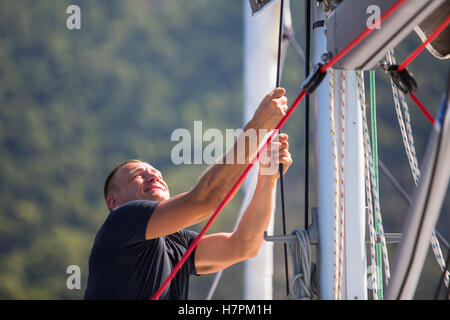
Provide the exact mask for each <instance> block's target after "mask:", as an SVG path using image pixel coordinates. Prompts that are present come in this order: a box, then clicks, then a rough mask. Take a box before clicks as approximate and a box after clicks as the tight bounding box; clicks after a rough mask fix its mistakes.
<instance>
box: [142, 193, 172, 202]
mask: <svg viewBox="0 0 450 320" xmlns="http://www.w3.org/2000/svg"><path fill="white" fill-rule="evenodd" d="M169 198H170V196H169V195H168V194H166V193H162V192H161V193H159V192H153V193H147V194H146V200H151V201H164V200H168V199H169Z"/></svg>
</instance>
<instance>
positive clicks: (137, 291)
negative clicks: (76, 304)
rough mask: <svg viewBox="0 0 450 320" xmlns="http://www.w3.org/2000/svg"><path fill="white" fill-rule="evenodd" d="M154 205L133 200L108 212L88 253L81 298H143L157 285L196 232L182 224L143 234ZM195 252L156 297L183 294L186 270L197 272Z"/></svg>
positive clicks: (145, 201)
mask: <svg viewBox="0 0 450 320" xmlns="http://www.w3.org/2000/svg"><path fill="white" fill-rule="evenodd" d="M157 205H158V202H155V201H148V200H136V201H131V202H128V203H126V204H124V205H123V206H121V207H119V208H117V209H116V210H114V211H112V212H111V213H110V214H109V216H108V217H107V219H106V221H105V222H104V223H103V225H102V226H101V228H100V230H99V231H98V233H97V235H96V237H95V241H94V245H93V247H92V251H91V255H90V257H89V278H88V284H87V288H86V292H85V295H84V298H85V299H135V300H137V299H145V300H148V299H150V298H151V297H152V296H153V295H154V293H155V292H156V291H157V290H158V289H159V288H160V287H161V285H162V283H163V282H164V281H165V280H166V279H167V277H168V276H169V274H170V273H171V272H172V269H173V268H174V266H175V265H176V263H177V262H178V261H179V260H181V257H182V256H183V255H184V253H185V252H186V250H187V248H188V247H189V245H190V244H191V243H192V241H193V240H194V239H195V238H196V236H197V235H198V234H197V233H196V232H194V231H191V230H187V229H183V230H181V231H179V232H176V233H173V234H170V235H167V236H163V237H160V238H156V239H151V240H145V230H146V228H147V223H148V221H149V219H150V217H151V215H152V213H153V211H154V210H155V208H156V206H157ZM150 223H151V222H150ZM194 256H195V250H194V251H193V252H192V254H191V255H190V256H189V259H188V260H187V261H186V263H185V264H184V265H183V266H182V267H181V269H180V270H179V272H178V273H177V275H176V276H175V277H174V278H173V280H172V281H171V282H170V284H169V285H168V286H167V288H166V289H165V291H164V292H163V294H162V295H161V297H160V299H170V300H176V299H181V300H185V299H187V296H188V289H189V275H191V274H196V270H195V265H194Z"/></svg>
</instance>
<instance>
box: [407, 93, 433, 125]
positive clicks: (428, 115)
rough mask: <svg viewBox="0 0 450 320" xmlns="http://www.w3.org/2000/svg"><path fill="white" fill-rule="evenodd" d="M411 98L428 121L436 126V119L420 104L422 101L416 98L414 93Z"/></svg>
mask: <svg viewBox="0 0 450 320" xmlns="http://www.w3.org/2000/svg"><path fill="white" fill-rule="evenodd" d="M410 95H411V98H412V99H413V100H414V102H415V103H416V104H417V105H418V106H419V108H420V110H422V112H423V114H424V115H425V116H426V117H427V118H428V120H429V121H430V122H431V124H432V125H434V118H433V116H432V115H431V114H430V113H429V112H428V110H427V109H426V108H425V106H424V105H423V104H422V102H420V100H419V99H418V98H417V97H416V95H415V94H414V93H412V92H411V94H410Z"/></svg>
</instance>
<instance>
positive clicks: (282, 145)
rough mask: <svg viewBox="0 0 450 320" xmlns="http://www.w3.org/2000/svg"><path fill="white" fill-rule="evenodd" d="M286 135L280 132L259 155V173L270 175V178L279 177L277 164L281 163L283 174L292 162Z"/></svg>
mask: <svg viewBox="0 0 450 320" xmlns="http://www.w3.org/2000/svg"><path fill="white" fill-rule="evenodd" d="M288 138H289V137H288V135H287V134H285V133H280V134H278V136H277V137H276V138H274V140H273V141H272V142H271V144H270V145H269V146H267V150H266V151H265V152H263V154H262V155H261V157H260V161H259V164H260V167H261V169H260V174H261V175H263V176H271V177H272V178H275V179H277V178H279V177H280V173H279V170H278V167H279V164H280V163H281V164H283V174H284V173H286V171H287V169H288V168H289V167H290V166H291V164H292V157H291V154H290V152H289V143H288Z"/></svg>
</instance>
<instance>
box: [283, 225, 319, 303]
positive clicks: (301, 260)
mask: <svg viewBox="0 0 450 320" xmlns="http://www.w3.org/2000/svg"><path fill="white" fill-rule="evenodd" d="M292 234H295V235H296V236H297V242H294V243H291V244H289V252H290V255H291V261H292V273H293V277H292V280H291V281H290V288H291V289H290V292H289V295H288V299H291V300H294V299H296V300H314V299H317V297H318V290H317V284H316V282H315V281H314V273H315V265H314V264H313V263H312V258H311V243H310V240H309V236H308V232H307V231H306V230H300V229H295V230H294V231H292Z"/></svg>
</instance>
